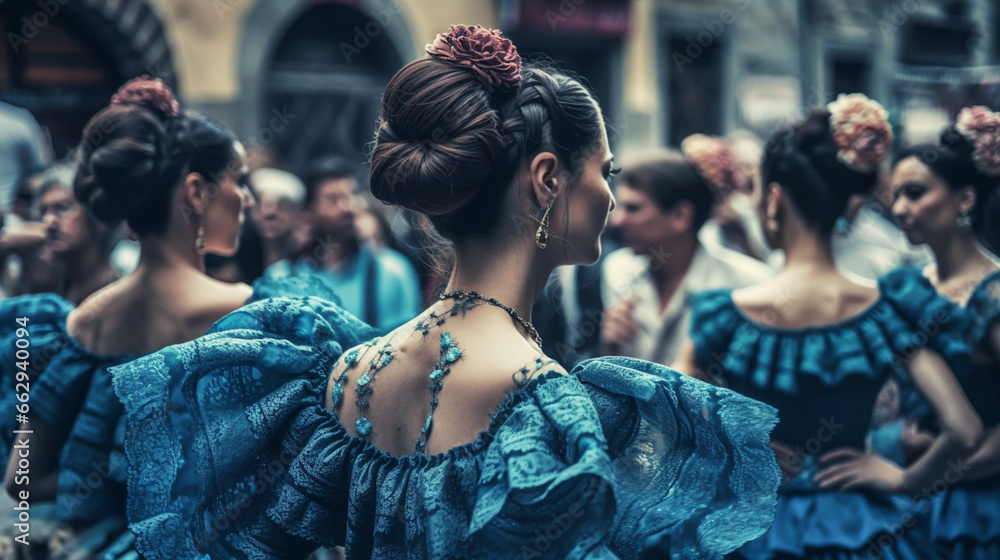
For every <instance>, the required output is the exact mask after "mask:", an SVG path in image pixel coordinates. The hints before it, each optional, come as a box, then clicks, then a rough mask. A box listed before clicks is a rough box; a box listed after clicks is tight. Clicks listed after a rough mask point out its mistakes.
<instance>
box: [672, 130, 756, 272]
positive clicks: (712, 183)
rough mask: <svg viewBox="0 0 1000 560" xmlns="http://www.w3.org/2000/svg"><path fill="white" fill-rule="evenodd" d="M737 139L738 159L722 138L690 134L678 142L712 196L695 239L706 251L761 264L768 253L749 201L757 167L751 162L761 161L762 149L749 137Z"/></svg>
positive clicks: (750, 200) (751, 202)
mask: <svg viewBox="0 0 1000 560" xmlns="http://www.w3.org/2000/svg"><path fill="white" fill-rule="evenodd" d="M737 138H739V146H740V152H739V153H740V156H739V157H737V155H736V152H735V151H734V150H732V149H731V148H730V146H729V144H728V142H727V141H726V140H724V139H722V138H717V137H713V136H706V135H704V134H692V135H691V136H688V137H687V138H685V139H684V141H683V142H681V150H682V151H683V153H684V157H686V158H687V159H688V161H690V162H691V163H692V164H694V166H695V168H696V169H697V170H698V172H699V173H700V174H701V176H702V177H703V178H704V179H705V180H706V181H707V182H708V185H709V187H711V188H712V193H713V195H714V196H715V205H714V206H713V207H712V212H711V214H710V216H709V219H708V221H707V222H706V223H705V225H704V226H702V228H701V229H700V230H699V231H698V238H699V239H700V240H701V242H702V243H703V244H705V246H707V247H724V248H726V249H731V250H733V251H737V252H740V253H743V254H744V255H748V256H751V257H753V258H755V259H757V260H760V261H764V260H765V259H766V258H767V255H768V253H770V249H768V247H767V241H766V240H765V239H764V230H763V229H762V228H761V225H760V217H759V216H758V214H757V209H756V207H755V206H754V203H753V200H752V199H751V197H750V194H751V193H752V192H753V183H754V177H756V174H757V173H758V170H757V167H758V165H759V162H756V163H754V162H752V161H751V158H753V157H754V156H756V157H760V154H761V153H762V149H761V148H760V145H759V142H757V141H756V139H755V138H753V137H752V136H738V137H737ZM755 148H756V149H755Z"/></svg>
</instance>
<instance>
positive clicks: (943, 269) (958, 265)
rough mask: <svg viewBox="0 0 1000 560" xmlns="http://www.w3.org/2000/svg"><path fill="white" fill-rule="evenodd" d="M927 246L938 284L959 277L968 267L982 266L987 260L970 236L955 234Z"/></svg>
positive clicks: (973, 238) (931, 242)
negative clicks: (932, 257) (932, 259)
mask: <svg viewBox="0 0 1000 560" xmlns="http://www.w3.org/2000/svg"><path fill="white" fill-rule="evenodd" d="M927 245H928V246H929V247H930V248H931V252H933V253H934V261H935V263H936V264H937V278H938V281H939V282H944V281H947V280H948V279H949V278H953V277H955V276H961V275H962V274H964V273H965V272H967V271H968V270H969V269H970V267H978V266H982V264H983V263H986V262H989V258H988V257H987V256H986V255H985V254H983V252H982V251H981V250H980V249H979V244H977V243H976V238H975V237H974V236H973V235H972V234H971V233H970V234H963V233H956V234H955V235H952V236H950V237H944V238H938V239H935V240H934V241H930V242H928V243H927Z"/></svg>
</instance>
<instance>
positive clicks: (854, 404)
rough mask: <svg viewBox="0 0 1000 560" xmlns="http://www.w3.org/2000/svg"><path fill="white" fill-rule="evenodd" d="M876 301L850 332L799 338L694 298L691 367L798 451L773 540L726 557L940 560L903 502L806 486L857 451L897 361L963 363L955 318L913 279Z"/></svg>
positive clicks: (710, 295) (902, 375)
mask: <svg viewBox="0 0 1000 560" xmlns="http://www.w3.org/2000/svg"><path fill="white" fill-rule="evenodd" d="M879 291H880V295H879V298H878V299H877V301H876V302H875V303H873V304H872V305H871V306H869V307H868V308H867V309H866V310H864V311H863V312H862V313H860V314H858V315H856V316H854V317H851V318H849V319H847V320H844V321H841V322H838V323H835V324H831V325H824V326H817V327H808V328H801V329H785V328H776V327H770V326H767V325H764V324H761V323H759V322H756V321H754V320H752V319H750V318H749V317H747V316H746V315H744V314H743V312H742V311H741V310H740V309H739V308H738V307H737V305H736V304H735V303H734V302H733V299H732V292H731V290H713V291H707V292H703V293H702V294H699V296H698V298H697V300H696V302H695V305H694V309H693V312H692V313H693V314H692V321H691V324H692V328H691V338H692V341H693V343H694V348H695V361H696V363H697V365H698V366H699V368H701V369H702V370H703V371H706V372H707V373H709V374H711V375H715V376H719V377H721V378H722V379H724V380H725V381H726V382H727V384H728V386H729V387H730V388H732V389H734V390H736V391H738V392H740V393H742V394H745V395H747V396H749V397H751V398H754V399H758V400H761V401H763V402H766V403H768V404H770V405H772V406H774V407H775V408H777V409H778V416H779V422H778V426H777V427H776V428H775V430H774V433H773V436H772V437H773V438H774V439H775V440H776V441H780V442H782V443H784V444H785V445H787V446H789V447H791V448H792V449H794V450H795V455H796V458H797V461H798V463H799V465H798V466H800V467H801V470H800V471H799V473H798V475H797V476H795V477H794V478H792V479H791V480H787V481H785V482H784V483H783V484H782V486H781V488H780V489H779V493H778V506H777V511H776V513H775V521H774V524H773V525H772V527H771V529H770V530H769V531H768V532H767V533H766V534H765V535H763V536H762V537H760V538H759V539H757V540H755V541H753V542H750V543H747V544H746V545H745V546H744V547H742V548H741V549H740V550H739V551H737V553H736V554H735V556H736V557H740V558H746V559H749V560H764V559H779V558H780V559H785V558H809V559H824V560H838V559H844V560H846V559H848V558H852V559H853V558H880V559H886V560H892V559H917V558H940V557H941V556H939V555H938V554H937V553H936V552H935V551H934V550H933V548H932V547H931V546H930V544H929V541H928V539H927V535H926V534H923V533H921V531H920V528H919V525H920V523H919V521H918V514H919V511H918V510H917V508H916V507H915V505H914V504H913V502H912V500H911V499H910V498H909V497H905V496H890V495H884V494H878V493H875V492H867V491H837V490H826V489H822V488H820V487H819V485H818V484H817V483H815V482H814V481H813V476H814V475H815V474H816V473H817V472H819V471H820V470H822V468H823V467H824V465H821V464H820V462H819V457H820V456H822V455H823V454H824V453H826V452H829V451H832V450H834V449H837V448H841V447H853V448H856V449H864V447H865V446H864V440H865V435H866V432H867V430H868V427H869V424H870V419H871V416H872V410H873V405H874V403H875V399H876V396H877V395H878V393H879V390H880V389H881V388H882V386H883V385H884V384H885V382H886V381H887V380H888V379H890V378H896V379H897V380H898V381H899V382H900V383H901V384H902V385H909V384H911V382H910V381H909V376H908V374H907V373H906V371H905V367H904V364H905V361H906V360H907V359H908V358H909V357H911V356H913V355H914V354H915V353H916V352H917V351H918V349H920V348H924V347H927V348H930V349H933V350H935V351H937V352H938V353H939V354H941V355H942V356H944V357H945V359H946V360H948V361H949V363H964V362H967V360H968V356H969V348H968V345H966V344H965V342H964V338H963V335H962V332H963V329H964V327H963V325H964V323H963V321H962V320H961V318H960V317H959V316H958V315H959V313H958V310H957V308H956V307H955V306H954V305H953V304H951V303H950V302H948V301H947V300H945V299H943V298H941V297H939V296H938V295H937V292H936V291H935V290H934V288H933V287H932V286H931V285H930V283H929V282H928V281H927V280H926V279H924V278H923V277H922V276H920V275H917V274H912V273H909V272H907V271H902V270H901V271H897V272H893V273H890V274H889V275H887V276H886V277H884V278H883V279H882V280H880V282H879Z"/></svg>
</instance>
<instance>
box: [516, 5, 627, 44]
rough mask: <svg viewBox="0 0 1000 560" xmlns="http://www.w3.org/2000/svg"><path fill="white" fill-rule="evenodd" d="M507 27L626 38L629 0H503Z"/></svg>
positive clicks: (520, 29)
mask: <svg viewBox="0 0 1000 560" xmlns="http://www.w3.org/2000/svg"><path fill="white" fill-rule="evenodd" d="M501 21H503V23H504V28H505V29H510V30H518V31H543V32H547V33H566V34H578V35H583V34H586V35H601V36H605V37H624V36H625V35H627V34H628V30H629V0H503V2H502V3H501Z"/></svg>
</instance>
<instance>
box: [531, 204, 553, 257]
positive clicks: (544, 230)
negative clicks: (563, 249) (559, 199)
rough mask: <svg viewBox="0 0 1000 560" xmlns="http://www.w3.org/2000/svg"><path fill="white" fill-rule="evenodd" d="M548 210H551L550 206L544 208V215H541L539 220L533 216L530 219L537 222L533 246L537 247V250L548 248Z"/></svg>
mask: <svg viewBox="0 0 1000 560" xmlns="http://www.w3.org/2000/svg"><path fill="white" fill-rule="evenodd" d="M549 210H552V205H551V204H549V205H548V206H546V207H545V214H542V219H541V220H539V219H538V218H535V217H534V216H532V217H531V219H533V220H535V221H536V222H538V230H537V231H536V232H535V245H538V248H539V249H544V248H546V247H548V246H549Z"/></svg>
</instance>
